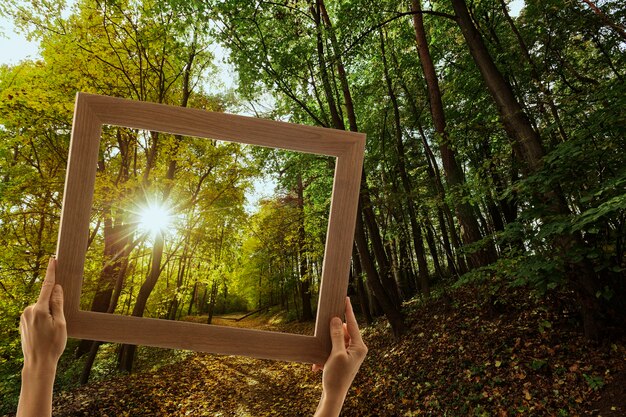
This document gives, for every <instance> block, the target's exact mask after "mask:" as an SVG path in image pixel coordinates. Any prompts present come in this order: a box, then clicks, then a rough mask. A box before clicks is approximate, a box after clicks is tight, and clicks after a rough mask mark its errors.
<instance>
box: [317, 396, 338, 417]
mask: <svg viewBox="0 0 626 417" xmlns="http://www.w3.org/2000/svg"><path fill="white" fill-rule="evenodd" d="M345 398H346V394H345V393H343V394H341V393H333V394H331V395H327V394H326V392H322V398H321V399H320V403H319V405H318V406H317V410H316V411H315V415H314V417H338V416H339V413H341V408H342V406H343V402H344V400H345Z"/></svg>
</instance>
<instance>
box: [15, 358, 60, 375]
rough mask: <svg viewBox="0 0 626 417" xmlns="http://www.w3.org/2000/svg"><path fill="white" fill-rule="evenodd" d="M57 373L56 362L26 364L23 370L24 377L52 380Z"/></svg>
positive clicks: (29, 362)
mask: <svg viewBox="0 0 626 417" xmlns="http://www.w3.org/2000/svg"><path fill="white" fill-rule="evenodd" d="M56 371H57V364H56V362H52V361H38V362H31V361H28V362H26V361H25V362H24V367H23V368H22V376H23V377H36V378H52V379H54V376H55V374H56Z"/></svg>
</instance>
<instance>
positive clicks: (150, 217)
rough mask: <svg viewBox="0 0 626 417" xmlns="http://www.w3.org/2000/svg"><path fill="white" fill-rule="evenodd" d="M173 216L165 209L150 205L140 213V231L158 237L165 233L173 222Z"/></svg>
mask: <svg viewBox="0 0 626 417" xmlns="http://www.w3.org/2000/svg"><path fill="white" fill-rule="evenodd" d="M171 217H172V215H171V214H170V212H169V210H167V209H166V208H165V207H162V206H158V205H149V206H148V207H146V208H144V209H142V210H141V211H140V212H139V224H138V228H139V230H141V231H143V232H145V233H149V234H150V235H153V236H154V235H156V234H157V233H159V232H164V231H165V229H167V227H168V226H169V225H170V223H171V221H172V218H171Z"/></svg>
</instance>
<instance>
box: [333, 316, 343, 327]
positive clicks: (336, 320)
mask: <svg viewBox="0 0 626 417" xmlns="http://www.w3.org/2000/svg"><path fill="white" fill-rule="evenodd" d="M342 324H343V323H342V322H341V319H340V318H339V317H333V319H332V320H331V321H330V325H331V326H334V327H338V326H341V325H342Z"/></svg>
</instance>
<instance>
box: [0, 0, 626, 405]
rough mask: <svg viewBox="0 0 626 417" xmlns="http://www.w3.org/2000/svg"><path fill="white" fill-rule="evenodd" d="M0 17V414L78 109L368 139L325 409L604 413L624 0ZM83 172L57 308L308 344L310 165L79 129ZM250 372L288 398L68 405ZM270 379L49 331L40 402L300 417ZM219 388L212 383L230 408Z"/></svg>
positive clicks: (267, 152) (228, 4) (316, 227)
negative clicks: (359, 348) (336, 398)
mask: <svg viewBox="0 0 626 417" xmlns="http://www.w3.org/2000/svg"><path fill="white" fill-rule="evenodd" d="M0 15H2V16H4V17H6V18H8V19H11V20H12V21H13V22H14V24H15V26H16V27H17V28H18V30H19V31H20V33H22V34H24V35H25V36H26V37H27V38H28V39H30V40H32V41H35V42H37V43H38V45H39V56H38V57H36V58H34V59H26V60H23V61H20V62H19V63H17V64H2V65H0V246H1V247H2V248H3V250H2V251H0V414H2V413H12V412H14V411H15V407H16V405H17V399H18V396H19V386H20V385H19V384H20V370H21V366H22V363H23V358H22V351H21V346H20V335H19V330H18V324H19V317H20V314H21V312H22V310H23V309H24V308H25V307H26V306H27V305H29V304H32V303H33V302H34V301H35V300H36V299H37V295H38V293H39V288H40V286H41V282H42V280H43V277H44V275H45V271H46V265H47V261H48V258H49V257H50V255H52V254H54V253H55V251H56V241H57V233H58V227H59V220H60V215H61V207H62V200H63V189H64V181H65V171H66V166H67V162H68V150H69V141H70V134H71V129H72V117H73V111H74V101H75V97H76V93H77V92H79V91H82V92H87V93H95V94H103V95H108V96H115V97H123V98H128V99H134V100H141V101H150V102H155V103H162V104H168V105H174V106H182V107H189V108H196V109H203V110H206V111H212V112H227V113H235V114H242V115H246V116H252V117H259V118H270V119H274V120H280V121H286V122H290V123H297V124H306V125H313V126H320V127H326V128H332V129H339V130H347V131H354V132H363V133H366V134H367V144H366V154H365V160H364V167H363V171H362V173H361V185H360V196H359V208H358V214H357V222H356V232H355V237H354V249H353V252H352V262H351V270H350V274H349V277H346V279H349V289H348V295H349V296H350V297H351V299H352V302H353V304H354V306H355V310H356V313H357V317H358V319H359V323H360V324H361V326H362V328H363V329H364V330H363V332H364V338H365V340H366V343H368V344H369V346H370V352H371V356H372V358H371V359H369V358H368V359H367V360H366V362H365V364H364V369H363V370H362V371H361V373H362V374H363V375H362V376H359V377H357V380H356V381H355V387H354V388H353V389H352V390H351V393H350V394H349V398H351V399H350V400H349V405H350V408H351V411H345V414H346V415H370V414H369V413H374V414H375V415H390V416H394V415H406V416H412V415H422V414H425V413H431V414H434V415H444V414H445V413H448V415H481V416H482V415H498V416H503V415H559V416H565V415H581V414H584V413H590V414H593V413H594V412H598V410H602V415H623V414H621V413H623V412H626V408H624V407H626V392H625V391H624V390H623V389H622V390H621V391H619V390H617V391H615V390H613V391H611V390H612V389H613V388H612V387H614V386H617V385H620V384H621V386H623V385H624V383H626V365H624V364H625V363H626V361H625V359H626V338H625V336H626V335H625V334H624V329H625V328H626V327H625V325H626V259H625V253H624V252H625V249H626V248H625V245H626V156H625V155H626V111H625V109H626V85H625V83H624V77H626V70H625V68H626V5H625V4H624V3H623V2H620V1H615V0H596V1H592V0H542V1H537V0H515V1H510V0H445V1H441V0H429V1H422V0H404V1H401V2H391V1H386V0H383V1H372V0H336V1H330V0H279V1H265V0H257V1H243V0H223V1H202V0H191V1H178V0H76V1H69V2H66V1H64V0H45V1H34V0H33V1H21V0H0ZM1 53H2V52H0V54H1ZM94 170H96V188H95V195H94V199H93V207H92V211H91V220H90V234H89V240H88V242H89V243H88V249H87V254H86V263H85V271H84V276H83V283H82V292H81V309H82V310H90V311H97V312H106V313H111V314H124V315H133V316H139V317H153V318H159V319H162V320H185V321H193V322H197V323H205V324H206V325H227V326H233V325H234V326H244V327H255V328H261V329H270V330H277V331H288V332H292V333H307V334H312V331H313V330H312V329H313V324H314V320H315V314H316V306H317V300H318V295H319V286H320V279H321V270H322V265H323V260H324V259H323V258H324V244H325V241H326V238H327V236H326V232H327V231H326V228H327V223H328V213H329V208H330V202H331V192H332V186H333V173H334V159H333V158H330V157H325V156H321V155H313V154H303V153H297V152H291V151H281V150H275V149H266V148H261V147H254V146H250V145H239V144H235V143H232V142H227V141H222V140H215V139H211V138H194V137H182V136H178V135H170V134H165V133H159V132H150V131H142V130H137V129H128V128H122V127H117V126H104V128H103V130H102V137H101V142H100V153H99V157H98V165H97V167H94ZM444 318H446V319H445V320H444ZM446 323H448V324H446ZM494 323H497V324H494ZM440 326H442V327H441V328H440ZM446 326H447V327H446ZM507 329H508V330H507ZM507 332H508V335H507ZM493 340H500V341H501V343H500V344H499V345H498V343H496V345H498V346H495V345H493V343H495V342H493ZM474 341H476V342H480V343H478V344H477V345H476V346H474V347H473V348H469V346H470V345H471V344H472V343H474ZM456 344H459V346H460V347H458V348H457V346H456ZM464 346H465V347H464ZM472 349H473V350H474V351H473V352H472ZM447 350H450V351H454V352H456V351H459V352H461V353H462V352H463V351H464V350H466V351H467V352H472V353H471V354H470V353H466V354H465V355H466V356H463V357H461V356H462V355H461V353H459V355H460V356H459V357H458V358H457V357H456V356H454V355H452V356H450V355H448V354H447V353H445V352H447ZM397 352H400V353H397ZM426 352H427V353H426ZM502 352H507V353H506V354H504V353H502ZM402 355H404V356H402ZM420 355H422V356H420ZM468 355H469V356H468ZM471 355H475V356H471ZM481 355H482V356H481ZM479 357H480V359H479ZM402 358H404V359H405V360H402ZM437 358H438V359H437ZM455 358H456V359H455ZM503 358H504V359H503ZM437 361H439V362H437ZM442 361H443V362H442ZM259 363H260V365H259ZM442 363H444V364H445V365H442ZM183 364H186V365H183ZM226 364H227V365H228V368H224V369H226V370H222V371H219V369H221V368H220V367H225V366H226ZM255 364H256V365H255ZM414 365H415V366H414ZM259 366H261V367H267V369H268V373H272V374H274V375H275V376H274V377H273V378H276V379H275V380H279V379H281V378H285V381H292V382H293V386H294V387H292V386H291V385H290V387H289V388H285V389H284V390H276V391H263V392H261V391H258V392H257V391H254V392H251V393H250V394H245V395H251V396H253V397H254V396H255V395H256V396H262V397H263V398H264V400H263V401H266V402H261V403H260V404H261V405H263V404H267V407H268V409H267V410H273V412H268V411H267V410H265V411H261V409H260V408H258V407H259V406H257V405H249V406H248V407H249V408H248V411H247V412H248V414H246V413H245V412H243V411H241V407H243V406H242V405H241V404H242V403H241V401H243V400H242V399H241V398H240V399H239V403H237V402H235V401H234V400H233V402H232V404H231V403H230V402H229V401H230V400H228V401H226V400H224V401H225V402H223V403H222V404H221V405H220V401H217V400H215V399H214V400H213V401H214V403H211V402H210V401H209V400H207V399H204V400H199V399H198V398H196V397H193V395H196V394H193V393H195V392H196V391H194V389H195V387H196V386H197V385H198V384H200V383H199V382H193V387H194V389H190V392H191V393H192V394H189V396H188V397H185V398H187V400H189V399H190V398H192V397H193V398H195V402H196V403H199V402H202V401H205V400H206V401H209V402H207V403H206V404H205V405H206V407H209V408H207V409H206V410H204V409H203V410H202V411H201V410H200V409H199V408H193V407H197V405H195V406H192V405H189V404H191V403H189V404H187V403H185V401H187V400H184V399H181V398H183V397H182V396H183V393H181V392H178V391H177V392H176V393H174V392H169V391H168V393H169V394H168V395H164V397H165V398H163V399H161V397H159V400H158V401H157V400H155V399H154V397H150V396H148V397H141V396H140V394H136V393H128V392H126V391H124V392H126V394H121V393H120V394H117V395H113V394H111V395H109V396H108V397H106V398H108V400H107V399H99V400H94V399H93V397H94V394H93V393H94V392H99V393H102V392H104V391H107V392H110V393H115V392H122V391H119V389H120V388H119V387H121V386H123V385H124V384H125V382H124V381H129V380H131V379H129V378H135V379H132V380H133V381H143V382H142V383H144V384H148V385H146V386H149V387H154V388H152V389H153V390H156V389H157V387H158V389H162V388H163V387H164V386H165V385H168V383H167V382H165V381H168V380H170V378H172V380H174V381H176V380H178V379H180V380H184V381H187V380H189V381H194V378H196V377H198V378H200V377H199V376H198V375H199V374H201V373H202V372H203V371H202V370H203V369H205V370H206V369H208V370H210V371H211V372H213V373H214V374H220V372H222V373H223V375H227V374H228V372H231V371H232V370H237V372H239V374H237V375H240V374H241V373H242V372H243V373H245V372H248V371H246V369H248V370H249V368H255V367H259ZM294 366H295V365H294V364H282V363H272V362H262V361H261V362H253V360H252V359H246V358H230V357H226V358H223V359H220V357H219V356H211V355H206V356H205V355H195V354H191V353H190V352H184V351H167V350H165V351H163V350H158V349H154V348H146V347H141V346H139V347H138V346H132V345H117V344H112V343H101V342H95V341H90V340H82V341H81V340H70V341H68V346H67V349H66V352H65V354H64V356H63V358H62V360H61V364H60V366H59V374H58V376H57V385H56V391H55V396H56V395H57V393H60V394H59V395H60V397H59V399H58V401H59V402H58V403H55V410H56V411H59V413H58V415H190V414H185V409H186V407H187V408H188V407H191V408H189V410H192V411H189V412H190V413H191V415H216V414H211V413H216V412H217V411H218V410H219V408H220V407H222V406H223V407H231V408H227V409H228V410H230V411H228V412H229V413H231V414H228V415H242V416H243V415H276V414H281V415H300V414H299V412H300V411H301V410H289V407H288V404H289V403H290V401H291V402H296V401H297V402H301V403H302V402H304V401H306V405H303V406H302V407H305V408H302V409H303V410H308V409H311V410H312V411H311V413H312V412H313V411H314V404H313V402H314V401H315V400H314V399H312V398H314V397H315V396H316V395H317V394H318V391H315V389H317V388H314V387H312V386H313V385H315V381H314V378H315V376H314V375H313V374H311V375H309V374H308V373H307V374H306V375H305V372H306V371H305V370H304V369H305V368H304V367H303V368H294ZM436 366H438V367H442V366H443V368H446V369H448V371H449V372H448V375H449V376H448V377H449V378H453V379H454V378H456V379H454V381H453V382H450V381H449V380H446V379H445V378H444V376H442V374H441V372H437V371H436V370H435V368H432V367H436ZM188 368H189V369H196V371H197V372H196V373H195V374H194V373H191V372H190V371H187V370H186V369H188ZM416 368H420V369H422V370H416ZM172 369H174V370H172ZM229 370H231V371H229ZM150 372H157V374H155V377H154V378H155V379H154V381H156V382H154V381H153V379H152V376H151V375H152V374H150ZM159 372H161V373H159ZM232 372H234V371H232ZM250 372H251V371H250ZM129 374H130V375H129ZM156 375H160V376H159V377H158V378H162V379H158V378H157V376H156ZM223 375H222V378H225V380H224V381H222V382H223V383H220V384H218V385H216V386H213V385H211V386H212V387H213V388H212V389H214V390H215V392H216V393H220V392H221V393H222V394H223V395H225V396H226V395H228V398H231V397H230V395H231V393H230V391H229V390H228V387H230V389H232V390H234V391H239V390H240V388H239V387H238V386H237V384H236V383H235V382H233V381H232V380H228V381H227V380H226V377H224V376H223ZM246 375H248V377H250V374H247V373H246ZM281 375H282V376H281ZM454 375H456V377H455V376H454ZM520 375H523V377H521V376H520ZM202 378H205V377H202ZM215 378H217V379H218V382H219V377H218V376H215ZM250 378H251V377H250ZM268 378H269V377H268ZM235 379H236V378H235ZM275 380H272V381H275ZM486 380H489V381H490V382H489V384H492V385H489V387H487V382H486ZM158 381H162V382H160V385H158V384H159V382H158ZM203 381H204V382H203V384H214V383H215V382H214V381H213V380H209V379H207V380H203ZM298 381H304V382H298ZM390 381H392V382H390ZM460 381H464V382H460ZM493 381H496V382H493ZM497 381H500V382H497ZM559 381H561V382H559ZM620 381H621V383H620ZM153 383H157V385H154V386H153V385H150V384H153ZM98 384H103V385H98ZM107 384H108V385H107ZM169 384H171V381H170V383H169ZM190 384H191V382H190ZM261 385H263V384H261ZM270 385H271V384H270ZM479 385H480V386H479ZM203 387H204V388H202V385H201V388H199V389H200V390H202V389H204V390H207V389H208V388H207V386H206V385H203ZM168 389H170V388H168ZM172 389H173V388H172ZM255 389H256V390H260V389H261V388H255ZM298 389H299V390H300V391H298ZM81 390H82V391H81ZM90 390H93V391H90ZM137 391H138V392H143V393H144V394H141V395H147V394H145V393H146V392H147V391H148V388H145V387H144V388H142V389H139V388H137ZM368 392H369V393H370V394H369V395H368V394H367V393H368ZM90 393H91V394H90ZM609 394H611V395H613V394H614V397H617V399H614V397H611V400H610V401H613V402H610V401H609V400H608V399H607V398H608V397H607V396H608V395H609ZM98 395H100V394H98ZM124 395H127V396H129V397H128V401H127V402H125V403H124V402H122V403H120V402H119V396H124ZM151 395H152V394H151ZM240 395H244V394H240ZM272 396H274V397H280V400H279V399H278V398H272ZM290 396H291V397H290ZM368 396H369V397H370V398H369V399H368ZM377 396H378V397H377ZM102 398H105V397H104V396H103V397H102ZM377 398H378V400H379V401H378V403H376V404H375V403H374V402H376V400H377ZM147 399H149V401H147ZM444 399H447V401H444ZM161 400H162V401H161ZM166 400H167V401H168V402H167V404H166ZM248 400H250V399H249V398H248ZM107 401H109V402H107ZM133 401H135V402H133ZM620 401H621V402H620ZM147 402H152V403H153V404H152V405H150V406H148V405H146V403H147ZM175 403H178V406H173V405H172V404H175ZM250 403H254V402H253V401H250ZM309 403H311V404H309ZM182 404H187V405H184V406H183V405H182ZM211 404H212V405H211ZM225 404H230V405H225ZM140 406H143V407H148V408H149V407H157V406H158V407H160V408H150V409H149V410H148V408H146V409H144V410H143V411H137V410H139V408H133V407H140ZM107 407H108V408H107ZM168 407H170V408H168ZM172 407H174V408H172ZM210 407H217V408H210ZM255 407H256V408H255ZM281 407H282V408H281ZM311 407H313V408H311ZM377 407H380V408H377ZM603 407H604V408H603ZM62 409H66V410H68V411H67V412H66V414H62V412H61V411H60V410H62ZM96 410H98V412H101V413H102V414H98V413H96ZM102 410H106V412H105V411H102ZM207 410H208V411H207ZM235 410H239V411H235ZM277 410H280V411H277ZM374 410H375V411H374ZM56 411H55V415H56ZM81 413H82V414H81ZM85 413H86V414H85ZM106 413H109V414H106ZM611 413H615V414H611ZM594 415H597V413H596V414H594Z"/></svg>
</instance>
